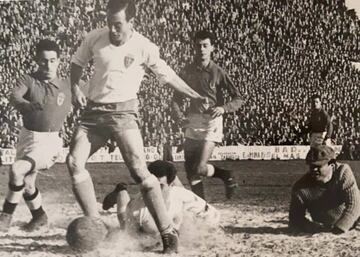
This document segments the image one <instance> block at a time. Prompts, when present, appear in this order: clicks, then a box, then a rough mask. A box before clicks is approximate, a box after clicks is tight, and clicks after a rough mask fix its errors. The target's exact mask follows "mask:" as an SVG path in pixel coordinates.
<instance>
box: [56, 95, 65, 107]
mask: <svg viewBox="0 0 360 257" xmlns="http://www.w3.org/2000/svg"><path fill="white" fill-rule="evenodd" d="M64 101H65V94H64V93H62V92H60V93H59V94H58V97H57V101H56V102H57V105H59V106H61V105H63V103H64Z"/></svg>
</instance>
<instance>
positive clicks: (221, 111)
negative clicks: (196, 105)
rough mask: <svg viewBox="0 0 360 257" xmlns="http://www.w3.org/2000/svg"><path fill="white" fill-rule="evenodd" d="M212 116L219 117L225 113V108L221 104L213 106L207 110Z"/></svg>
mask: <svg viewBox="0 0 360 257" xmlns="http://www.w3.org/2000/svg"><path fill="white" fill-rule="evenodd" d="M208 113H209V114H210V115H211V117H212V118H216V117H220V116H222V115H223V114H224V113H225V109H224V108H223V107H221V106H217V107H213V108H211V109H210V110H209V112H208Z"/></svg>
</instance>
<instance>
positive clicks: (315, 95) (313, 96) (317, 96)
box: [311, 94, 321, 100]
mask: <svg viewBox="0 0 360 257" xmlns="http://www.w3.org/2000/svg"><path fill="white" fill-rule="evenodd" d="M316 98H319V99H320V100H321V96H320V95H319V94H313V95H312V96H311V100H315V99H316Z"/></svg>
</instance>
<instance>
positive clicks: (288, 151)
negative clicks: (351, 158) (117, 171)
mask: <svg viewBox="0 0 360 257" xmlns="http://www.w3.org/2000/svg"><path fill="white" fill-rule="evenodd" d="M309 148H310V146H305V145H281V146H221V147H216V148H215V150H214V152H213V154H212V156H211V160H212V161H221V160H295V159H305V157H306V153H307V152H308V151H309ZM176 149H177V148H176V147H173V149H172V152H173V158H174V161H176V162H179V161H184V152H183V151H182V152H179V153H177V151H176ZM334 149H335V152H336V153H337V154H339V153H340V151H341V145H336V146H334ZM0 152H1V159H2V163H3V164H5V165H7V164H12V163H13V162H14V160H15V156H16V150H15V149H9V148H7V149H0ZM68 152H69V149H68V148H63V151H62V152H61V154H60V155H59V157H58V160H57V162H58V163H64V162H65V157H66V155H67V153H68ZM145 156H146V160H147V161H155V160H158V159H161V158H162V156H161V154H160V153H159V152H158V148H156V147H145ZM123 161H124V160H123V158H122V156H121V154H120V151H119V149H118V148H116V149H115V151H114V152H112V153H109V152H108V149H106V148H101V149H99V151H97V152H96V153H95V154H94V155H93V156H91V157H90V159H89V162H92V163H101V162H123Z"/></svg>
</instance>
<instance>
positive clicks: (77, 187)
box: [73, 177, 99, 217]
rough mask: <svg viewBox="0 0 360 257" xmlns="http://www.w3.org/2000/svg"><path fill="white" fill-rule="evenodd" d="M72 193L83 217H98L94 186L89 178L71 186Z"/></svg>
mask: <svg viewBox="0 0 360 257" xmlns="http://www.w3.org/2000/svg"><path fill="white" fill-rule="evenodd" d="M73 192H74V195H75V198H76V200H77V202H78V203H79V205H80V207H81V209H82V210H83V212H84V215H85V216H94V217H95V216H96V217H97V216H99V212H98V209H97V201H96V196H95V189H94V184H93V182H92V179H91V177H88V178H87V179H86V180H83V181H82V182H79V183H75V184H73Z"/></svg>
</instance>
